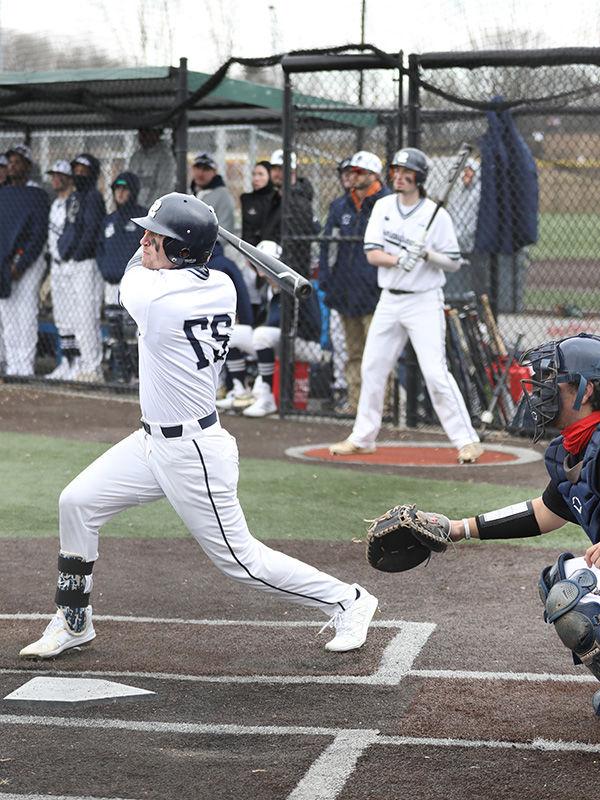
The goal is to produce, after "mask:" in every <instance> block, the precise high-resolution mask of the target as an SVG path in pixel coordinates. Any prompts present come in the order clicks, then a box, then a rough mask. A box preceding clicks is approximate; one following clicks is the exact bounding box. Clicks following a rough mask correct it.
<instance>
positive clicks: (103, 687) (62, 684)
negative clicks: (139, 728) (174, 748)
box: [4, 678, 154, 703]
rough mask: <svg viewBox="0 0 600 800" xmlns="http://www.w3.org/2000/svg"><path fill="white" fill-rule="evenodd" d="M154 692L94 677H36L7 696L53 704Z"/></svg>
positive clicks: (13, 698)
mask: <svg viewBox="0 0 600 800" xmlns="http://www.w3.org/2000/svg"><path fill="white" fill-rule="evenodd" d="M140 694H154V692H149V691H148V690H147V689H138V688H137V686H126V685H125V684H124V683H114V682H113V681H103V680H96V679H92V678H32V679H31V680H30V681H27V683H24V684H23V686H21V687H20V688H19V689H15V691H14V692H11V693H10V694H8V695H6V697H5V698H4V699H5V700H43V701H45V702H53V703H82V702H84V701H85V700H107V699H111V698H113V697H133V696H134V695H140Z"/></svg>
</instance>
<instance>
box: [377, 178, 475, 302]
mask: <svg viewBox="0 0 600 800" xmlns="http://www.w3.org/2000/svg"><path fill="white" fill-rule="evenodd" d="M434 210H435V203H434V202H433V200H430V199H429V198H428V197H425V198H421V199H420V200H419V202H418V203H417V204H416V205H414V206H403V205H402V204H401V203H400V196H399V195H397V194H391V195H387V196H386V197H382V198H380V199H379V200H378V201H377V202H376V203H375V205H374V206H373V211H372V212H371V217H370V219H369V223H368V225H367V229H366V231H365V245H364V246H365V251H366V252H368V251H369V250H384V251H385V252H386V253H391V254H392V255H400V252H401V250H402V246H403V245H406V244H407V243H408V242H410V241H413V242H414V241H421V239H422V236H423V231H424V230H425V228H426V227H427V224H428V222H429V220H430V219H431V216H432V214H433V212H434ZM425 247H426V248H427V249H429V250H434V251H435V252H436V253H443V254H444V255H447V256H449V257H450V258H459V257H460V252H459V249H458V242H457V240H456V233H455V232H454V226H453V224H452V220H451V218H450V215H449V214H448V212H447V211H446V210H445V209H443V208H440V210H439V211H438V213H437V216H436V218H435V220H434V221H433V224H432V226H431V228H430V229H429V231H428V232H427V237H426V239H425ZM377 282H378V284H379V286H380V288H381V289H402V290H404V291H407V292H426V291H428V290H429V289H439V288H441V287H442V286H443V285H444V284H445V283H446V276H445V275H444V272H443V270H441V269H440V268H439V267H437V266H435V265H434V264H429V263H428V262H427V261H423V260H422V259H421V260H419V261H418V262H417V264H416V266H415V268H414V269H413V270H412V271H411V272H406V271H405V270H403V269H402V268H399V267H398V268H394V267H391V268H390V267H378V269H377Z"/></svg>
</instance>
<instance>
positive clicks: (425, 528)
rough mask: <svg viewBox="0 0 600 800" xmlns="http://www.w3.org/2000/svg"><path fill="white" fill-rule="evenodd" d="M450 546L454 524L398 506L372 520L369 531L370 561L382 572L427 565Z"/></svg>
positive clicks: (414, 507) (446, 519)
mask: <svg viewBox="0 0 600 800" xmlns="http://www.w3.org/2000/svg"><path fill="white" fill-rule="evenodd" d="M449 542H450V520H449V519H448V517H445V516H444V515H443V514H430V513H428V512H426V511H419V510H418V509H417V507H416V506H414V505H410V506H409V505H404V506H395V507H394V508H391V509H390V510H389V511H386V513H385V514H382V515H381V516H380V517H377V519H374V520H372V522H371V525H370V527H369V530H368V531H367V561H368V562H369V564H370V565H371V566H372V567H375V569H379V570H381V571H382V572H404V570H407V569H412V568H413V567H416V566H418V565H419V564H421V563H423V561H425V560H426V559H428V558H429V557H430V556H431V553H432V551H433V552H436V553H443V552H444V550H446V548H447V547H448V543H449Z"/></svg>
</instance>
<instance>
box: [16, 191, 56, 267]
mask: <svg viewBox="0 0 600 800" xmlns="http://www.w3.org/2000/svg"><path fill="white" fill-rule="evenodd" d="M27 191H28V192H30V193H31V197H30V198H28V199H29V202H30V206H29V214H28V217H27V224H26V229H25V231H24V236H23V239H22V241H20V242H19V243H18V244H19V245H20V246H21V247H22V250H23V253H22V255H21V257H20V259H19V262H18V264H17V271H18V272H20V273H21V274H23V272H25V270H26V269H27V267H30V266H31V265H32V264H33V262H34V261H35V260H36V259H37V258H38V257H39V256H40V254H41V253H42V250H43V249H44V245H45V244H46V239H47V237H48V210H49V206H48V196H47V195H46V192H44V190H43V189H38V188H37V187H34V186H31V187H28V189H27Z"/></svg>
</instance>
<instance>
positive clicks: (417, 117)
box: [404, 53, 421, 428]
mask: <svg viewBox="0 0 600 800" xmlns="http://www.w3.org/2000/svg"><path fill="white" fill-rule="evenodd" d="M407 111H408V115H407V122H408V124H407V128H408V130H407V134H408V136H407V138H408V146H409V147H419V146H420V144H421V106H420V102H419V57H418V56H417V55H416V54H414V53H411V55H409V57H408V110H407ZM404 359H405V363H406V425H407V427H409V428H416V427H417V423H418V420H419V414H418V400H417V396H418V392H419V383H420V375H419V365H418V362H417V357H416V355H415V351H414V349H413V346H412V345H411V343H410V341H409V342H408V344H407V345H406V349H405V353H404Z"/></svg>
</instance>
